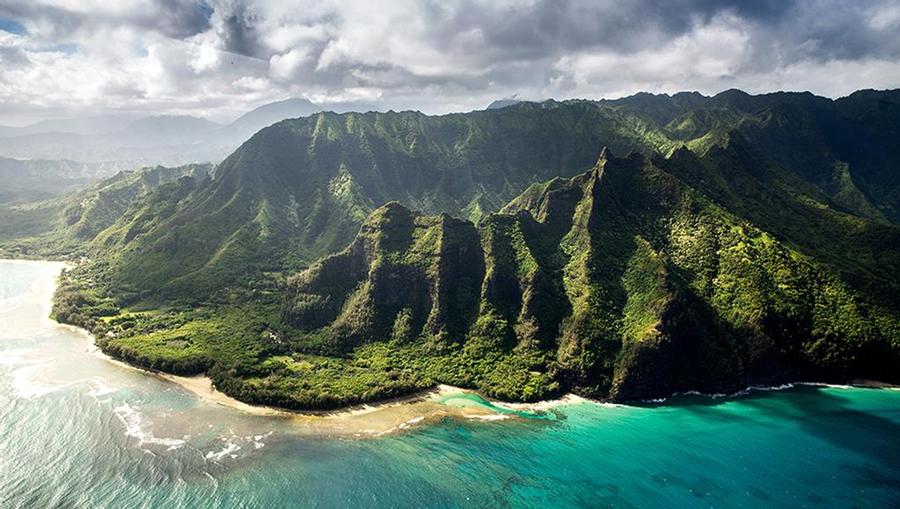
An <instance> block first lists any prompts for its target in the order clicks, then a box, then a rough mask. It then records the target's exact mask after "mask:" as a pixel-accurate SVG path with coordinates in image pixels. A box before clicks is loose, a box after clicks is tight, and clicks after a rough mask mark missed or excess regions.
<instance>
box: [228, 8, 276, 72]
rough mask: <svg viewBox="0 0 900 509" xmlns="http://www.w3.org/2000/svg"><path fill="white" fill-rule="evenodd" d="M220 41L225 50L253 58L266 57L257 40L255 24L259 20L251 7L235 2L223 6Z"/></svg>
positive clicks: (257, 34)
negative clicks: (228, 5)
mask: <svg viewBox="0 0 900 509" xmlns="http://www.w3.org/2000/svg"><path fill="white" fill-rule="evenodd" d="M223 10H225V13H223V15H222V27H221V35H222V43H223V47H224V49H225V51H228V52H229V53H236V54H238V55H244V56H248V57H255V58H268V57H269V53H268V52H266V51H265V49H264V47H263V44H262V43H261V42H260V41H259V33H258V31H257V28H256V24H257V22H258V21H259V19H258V17H257V15H256V14H255V13H254V12H253V10H252V9H251V8H249V7H248V6H247V5H245V4H244V3H242V2H237V3H235V4H233V5H232V6H230V8H228V7H226V8H223Z"/></svg>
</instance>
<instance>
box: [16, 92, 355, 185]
mask: <svg viewBox="0 0 900 509" xmlns="http://www.w3.org/2000/svg"><path fill="white" fill-rule="evenodd" d="M370 107H372V105H368V104H362V103H359V104H356V103H348V104H322V105H316V104H313V103H312V102H310V101H308V100H306V99H287V100H284V101H278V102H274V103H269V104H265V105H263V106H260V107H258V108H256V109H254V110H252V111H249V112H247V113H245V114H244V115H242V116H241V117H239V118H238V119H237V120H235V121H234V122H231V123H229V124H226V125H222V124H217V123H215V122H212V121H209V120H206V119H203V118H198V117H192V116H184V115H182V116H177V115H164V116H150V117H135V116H134V115H129V116H119V115H104V116H89V117H83V118H74V119H58V120H45V121H41V122H37V123H35V124H32V125H29V126H25V127H5V126H0V156H2V157H6V158H16V159H38V158H39V159H43V160H52V159H66V160H71V161H79V162H87V163H104V164H106V165H108V166H110V167H117V168H126V167H127V168H134V167H138V166H144V165H158V164H162V165H180V164H187V163H200V162H218V161H220V160H222V159H223V158H224V157H225V156H227V155H228V154H229V153H231V152H232V151H233V150H234V149H235V148H237V147H238V146H239V145H240V144H241V143H242V142H244V141H245V140H246V139H247V138H249V137H250V136H252V135H253V134H254V133H255V132H256V131H258V130H260V129H262V128H263V127H266V126H268V125H270V124H273V123H275V122H278V121H279V120H284V119H287V118H297V117H302V116H307V115H310V114H312V113H316V112H318V111H323V110H325V109H331V110H335V111H355V110H356V109H361V108H370Z"/></svg>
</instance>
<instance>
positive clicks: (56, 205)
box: [0, 161, 213, 259]
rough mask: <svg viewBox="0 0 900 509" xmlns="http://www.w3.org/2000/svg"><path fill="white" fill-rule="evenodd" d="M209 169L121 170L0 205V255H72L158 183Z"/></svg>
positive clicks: (187, 179) (191, 179)
mask: <svg viewBox="0 0 900 509" xmlns="http://www.w3.org/2000/svg"><path fill="white" fill-rule="evenodd" d="M0 162H2V161H0ZM27 162H28V163H31V162H34V161H27ZM52 163H56V162H55V161H54V162H52ZM212 169H213V168H212V165H209V164H206V165H186V166H181V167H177V168H165V167H162V166H158V167H155V168H142V169H139V170H128V171H120V172H119V173H117V174H115V175H113V176H112V177H108V178H105V179H102V180H100V181H99V182H97V183H95V184H94V185H92V186H90V187H88V188H87V189H84V190H81V191H78V192H75V193H72V194H68V195H65V196H60V197H57V198H53V199H49V200H45V201H40V202H30V203H14V204H5V205H0V256H4V257H10V256H11V257H17V256H27V257H30V256H42V257H53V258H57V257H63V258H66V259H72V258H75V257H77V256H78V255H81V254H84V252H85V251H84V247H85V244H86V243H87V242H90V241H94V240H97V237H98V235H99V234H100V233H101V232H102V231H103V230H105V229H107V228H108V227H109V226H111V225H112V224H113V223H114V222H116V221H120V220H121V219H122V217H123V215H124V214H126V212H127V211H129V210H130V209H131V208H132V207H134V206H136V205H137V204H139V203H142V200H143V199H144V198H145V197H148V196H149V195H150V194H151V191H153V190H155V189H156V188H157V187H160V186H163V185H164V184H168V183H172V182H176V181H178V180H180V179H184V183H183V184H182V185H185V186H187V185H190V186H193V185H195V184H196V183H198V182H203V181H205V180H206V179H207V178H208V177H209V175H210V174H211V173H212ZM43 171H45V170H44V169H42V170H41V173H42V175H43ZM0 175H2V173H0ZM161 192H163V193H168V192H169V191H168V190H161Z"/></svg>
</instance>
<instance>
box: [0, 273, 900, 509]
mask: <svg viewBox="0 0 900 509" xmlns="http://www.w3.org/2000/svg"><path fill="white" fill-rule="evenodd" d="M59 269H60V265H58V264H49V263H19V262H17V263H11V262H0V507H29V508H30V507H100V506H108V507H166V508H170V507H235V506H243V507H267V508H268V507H283V506H288V507H310V506H318V507H346V506H350V505H352V506H354V507H382V506H394V507H397V506H400V507H423V506H429V507H504V506H512V507H529V506H530V507H848V506H851V505H856V506H859V507H898V506H900V392H898V391H896V390H888V389H883V390H879V389H849V388H832V387H809V386H803V387H797V388H793V389H790V390H784V391H778V392H752V393H750V394H748V395H746V396H744V397H741V398H737V399H733V400H725V399H712V398H707V397H702V396H685V397H679V398H675V399H674V400H671V401H669V402H668V403H667V404H666V405H650V406H647V407H627V406H612V405H597V404H593V403H581V404H573V405H568V406H563V407H557V408H555V409H553V410H550V411H547V412H543V413H538V414H533V413H527V412H520V411H517V410H510V409H507V408H504V407H501V406H497V405H494V404H492V403H490V402H488V401H485V400H483V399H482V398H479V397H478V396H474V395H470V394H460V395H452V396H448V397H446V398H445V399H444V400H443V401H442V403H443V404H444V405H451V406H465V405H475V406H480V407H483V408H486V409H490V410H492V411H494V412H495V415H496V416H497V418H496V420H492V419H482V420H455V419H445V420H444V421H442V422H440V423H437V424H433V425H428V424H420V425H415V426H411V427H410V429H411V431H409V432H406V433H402V434H397V435H391V436H387V437H384V438H378V439H365V440H347V439H329V438H323V437H315V436H309V435H305V434H303V433H301V432H299V431H298V430H297V429H295V428H294V427H293V426H292V425H291V424H290V422H286V421H285V420H283V419H277V418H271V417H261V416H251V415H245V414H241V413H239V412H237V411H234V410H231V409H227V408H222V407H218V406H215V405H213V404H210V403H207V402H203V401H201V400H199V399H198V398H197V397H196V396H194V395H193V394H191V393H189V392H186V391H185V390H183V389H181V388H180V387H178V386H176V385H173V384H171V383H168V382H166V381H164V380H161V379H159V378H157V377H154V376H151V375H148V374H145V373H143V372H140V371H137V370H133V369H129V368H125V367H121V366H118V365H115V364H112V363H110V362H109V361H107V360H104V359H102V358H100V357H99V356H97V355H95V354H93V353H92V352H91V350H90V348H89V342H88V340H87V338H86V336H84V335H83V334H81V333H79V332H78V331H76V330H74V329H72V328H69V327H64V326H60V325H58V324H55V323H54V322H51V321H50V320H49V319H47V318H46V312H47V303H46V302H38V301H37V300H36V299H37V298H38V297H40V296H41V291H40V289H41V288H42V285H44V286H43V288H46V284H52V282H53V278H54V276H55V274H56V273H57V272H58V270H59ZM43 298H44V299H46V296H45V295H44V296H43ZM416 423H418V421H415V422H413V424H416Z"/></svg>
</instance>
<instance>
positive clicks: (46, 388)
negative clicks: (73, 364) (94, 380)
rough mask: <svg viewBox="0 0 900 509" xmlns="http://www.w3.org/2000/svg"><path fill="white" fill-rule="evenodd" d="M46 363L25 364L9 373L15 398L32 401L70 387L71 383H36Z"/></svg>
mask: <svg viewBox="0 0 900 509" xmlns="http://www.w3.org/2000/svg"><path fill="white" fill-rule="evenodd" d="M48 364H49V363H47V362H42V363H32V364H27V365H25V366H23V367H21V368H19V369H17V370H15V371H13V372H12V373H11V378H12V382H11V385H12V389H13V392H14V393H15V394H16V396H17V397H19V398H22V399H34V398H39V397H41V396H46V395H47V394H53V393H54V392H57V391H59V390H62V389H65V388H66V387H69V386H71V385H72V383H71V382H69V383H63V384H48V383H42V382H39V381H38V378H39V377H38V374H39V373H41V372H42V371H43V370H44V368H45V367H46V366H47V365H48Z"/></svg>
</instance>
